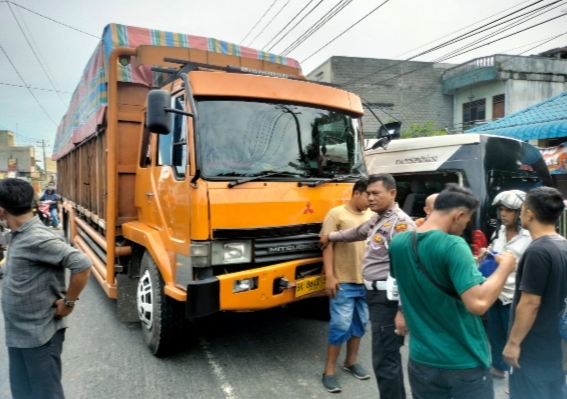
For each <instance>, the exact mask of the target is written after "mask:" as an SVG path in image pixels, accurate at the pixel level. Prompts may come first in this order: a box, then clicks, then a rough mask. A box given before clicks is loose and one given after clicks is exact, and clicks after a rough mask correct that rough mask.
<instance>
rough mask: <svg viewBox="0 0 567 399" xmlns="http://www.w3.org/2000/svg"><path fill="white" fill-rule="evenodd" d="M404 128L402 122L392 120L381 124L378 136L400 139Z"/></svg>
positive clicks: (378, 137)
mask: <svg viewBox="0 0 567 399" xmlns="http://www.w3.org/2000/svg"><path fill="white" fill-rule="evenodd" d="M401 130H402V122H390V123H386V124H385V125H383V126H380V128H379V129H378V132H377V133H376V138H377V139H380V138H383V137H389V138H390V139H392V140H394V139H399V138H400V131H401Z"/></svg>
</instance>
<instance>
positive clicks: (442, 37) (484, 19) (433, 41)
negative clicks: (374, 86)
mask: <svg viewBox="0 0 567 399" xmlns="http://www.w3.org/2000/svg"><path fill="white" fill-rule="evenodd" d="M529 1H531V0H525V1H523V2H521V3H519V4H516V5H515V6H512V7H509V8H506V9H505V10H502V11H500V12H497V13H496V14H492V15H490V16H488V17H486V18H483V19H481V20H479V21H476V22H475V23H473V24H470V25H467V26H465V27H462V28H461V29H458V30H456V31H454V32H451V33H448V34H446V35H444V36H441V37H438V38H437V39H435V40H432V41H430V42H427V43H425V44H422V45H421V46H419V47H416V48H414V49H411V50H409V51H406V52H405V53H402V54H400V55H397V56H396V57H394V59H395V58H399V57H401V56H403V55H406V54H407V53H411V52H412V51H415V50H419V49H420V48H422V47H425V46H427V45H428V44H431V43H435V42H436V41H438V40H441V39H444V38H446V37H447V36H451V35H453V34H455V33H457V32H460V31H462V30H465V29H467V28H470V27H471V26H474V25H476V24H478V23H480V22H483V21H486V20H487V19H489V18H492V17H495V16H497V15H499V14H502V13H503V12H506V11H508V10H511V9H512V8H516V7H518V6H520V5H522V4H524V3H527V2H529Z"/></svg>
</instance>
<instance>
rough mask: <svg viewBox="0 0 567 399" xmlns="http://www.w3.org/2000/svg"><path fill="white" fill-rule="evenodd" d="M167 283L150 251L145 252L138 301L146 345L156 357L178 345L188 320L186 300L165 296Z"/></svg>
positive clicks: (165, 353)
mask: <svg viewBox="0 0 567 399" xmlns="http://www.w3.org/2000/svg"><path fill="white" fill-rule="evenodd" d="M164 286H165V284H164V282H163V278H162V277H161V274H160V273H159V270H158V268H157V265H156V264H155V262H154V260H153V259H152V257H151V255H150V254H149V253H148V252H146V253H144V256H143V257H142V264H141V270H140V280H139V281H138V289H137V293H136V305H137V309H138V317H139V318H140V321H141V322H142V334H143V335H144V340H145V341H146V345H148V347H149V348H150V351H151V352H152V353H153V354H154V355H155V356H157V357H164V356H167V355H168V354H170V353H172V352H173V351H175V350H176V349H179V346H180V344H181V338H182V337H183V331H184V328H183V327H184V324H185V323H184V318H185V314H184V308H183V304H182V303H181V302H178V301H176V300H174V299H172V298H170V297H168V296H166V295H165V293H164V291H163V289H164Z"/></svg>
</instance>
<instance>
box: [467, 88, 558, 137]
mask: <svg viewBox="0 0 567 399" xmlns="http://www.w3.org/2000/svg"><path fill="white" fill-rule="evenodd" d="M465 133H484V134H494V135H496V136H505V137H512V138H515V139H518V140H524V141H525V140H534V139H547V138H555V137H567V92H565V93H562V94H560V95H558V96H555V97H553V98H550V99H549V100H546V101H542V102H540V103H538V104H535V105H532V106H531V107H528V108H526V109H523V110H521V111H519V112H516V113H515V114H512V115H509V116H506V117H504V118H502V119H499V120H497V121H494V122H491V123H487V124H486V125H482V126H478V127H475V128H473V129H470V130H467V131H466V132H465Z"/></svg>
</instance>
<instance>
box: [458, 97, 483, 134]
mask: <svg viewBox="0 0 567 399" xmlns="http://www.w3.org/2000/svg"><path fill="white" fill-rule="evenodd" d="M485 119H486V99H485V98H483V99H481V100H476V101H471V102H468V103H464V104H463V128H464V129H468V128H469V127H471V126H472V125H473V124H474V122H475V121H484V120H485Z"/></svg>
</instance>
